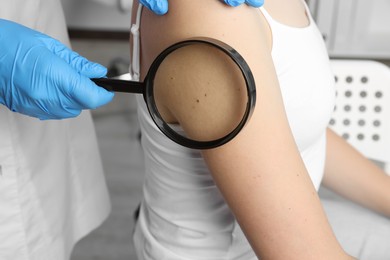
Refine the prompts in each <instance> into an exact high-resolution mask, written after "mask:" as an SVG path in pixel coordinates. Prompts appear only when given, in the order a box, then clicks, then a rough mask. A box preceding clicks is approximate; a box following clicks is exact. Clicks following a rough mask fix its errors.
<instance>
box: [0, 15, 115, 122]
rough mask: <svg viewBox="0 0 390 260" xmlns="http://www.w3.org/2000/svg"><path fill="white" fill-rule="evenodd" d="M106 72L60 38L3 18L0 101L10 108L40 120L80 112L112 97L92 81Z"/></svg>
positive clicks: (0, 34) (100, 104)
mask: <svg viewBox="0 0 390 260" xmlns="http://www.w3.org/2000/svg"><path fill="white" fill-rule="evenodd" d="M106 72H107V70H106V68H104V67H103V66H101V65H99V64H96V63H93V62H90V61H88V60H87V59H85V58H83V57H81V56H80V55H78V54H77V53H75V52H73V51H71V50H70V49H69V48H67V47H66V46H65V45H63V44H62V43H60V42H59V41H57V40H55V39H53V38H51V37H49V36H47V35H44V34H42V33H39V32H37V31H34V30H32V29H29V28H27V27H24V26H22V25H20V24H17V23H14V22H11V21H7V20H3V19H0V104H2V105H4V106H6V107H8V109H10V110H11V111H13V112H18V113H21V114H24V115H28V116H31V117H37V118H39V119H42V120H44V119H63V118H69V117H75V116H78V115H79V114H80V113H81V111H82V110H83V109H94V108H97V107H99V106H102V105H104V104H106V103H108V102H110V101H111V100H112V98H113V94H112V93H110V92H108V91H106V90H105V89H103V88H100V87H98V86H96V85H95V84H94V83H93V82H92V81H91V80H89V78H95V77H104V76H105V75H106Z"/></svg>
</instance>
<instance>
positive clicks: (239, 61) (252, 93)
mask: <svg viewBox="0 0 390 260" xmlns="http://www.w3.org/2000/svg"><path fill="white" fill-rule="evenodd" d="M196 43H203V44H208V45H211V46H213V47H216V48H218V49H219V50H221V51H223V52H224V53H226V54H227V55H228V56H229V57H230V58H231V59H232V60H233V61H234V63H236V65H237V66H238V67H239V68H240V70H241V73H242V75H243V77H244V79H245V84H246V89H247V96H248V102H247V105H246V109H245V113H244V116H243V118H242V120H241V121H240V123H239V124H238V125H237V127H236V128H235V129H233V131H231V132H230V133H229V134H227V135H225V136H223V137H221V138H218V139H216V140H210V141H196V140H193V139H190V138H187V137H184V136H182V135H180V134H178V133H176V132H175V131H174V130H172V128H171V127H170V126H169V125H168V124H167V123H166V122H165V121H164V120H163V118H162V116H161V114H160V113H159V111H158V109H157V105H156V101H155V99H154V89H153V85H154V78H155V76H156V73H157V70H158V68H159V66H160V64H161V63H162V62H163V60H164V59H165V58H166V57H167V56H168V55H169V54H170V53H172V52H173V51H175V50H177V49H179V48H182V47H184V46H188V45H191V44H196ZM144 84H145V91H144V93H143V95H144V99H145V102H146V105H147V108H148V111H149V114H150V116H151V117H152V119H153V121H154V123H155V124H156V126H157V127H158V128H159V129H160V130H161V132H162V133H164V134H165V135H166V136H167V137H168V138H170V139H171V140H172V141H174V142H176V143H178V144H180V145H182V146H185V147H188V148H192V149H201V150H203V149H212V148H216V147H219V146H221V145H224V144H226V143H227V142H229V141H231V140H232V139H233V138H234V137H236V135H237V134H238V133H239V132H240V131H241V130H242V129H243V128H244V126H245V125H246V124H247V122H248V121H249V119H250V117H251V115H252V113H253V110H254V108H255V105H256V84H255V80H254V77H253V74H252V71H251V70H250V68H249V65H248V64H247V63H246V61H245V60H244V58H243V57H242V56H241V55H240V54H239V53H238V52H237V51H236V50H235V49H234V48H232V47H231V46H229V45H228V44H226V43H224V42H222V41H220V40H217V39H213V38H208V37H196V38H191V39H187V40H184V41H181V42H177V43H175V44H173V45H171V46H169V47H168V48H166V49H165V50H164V51H162V52H161V53H160V54H159V55H158V56H157V58H156V59H155V60H154V61H153V63H152V65H151V66H150V69H149V71H148V75H147V76H146V77H145V82H144Z"/></svg>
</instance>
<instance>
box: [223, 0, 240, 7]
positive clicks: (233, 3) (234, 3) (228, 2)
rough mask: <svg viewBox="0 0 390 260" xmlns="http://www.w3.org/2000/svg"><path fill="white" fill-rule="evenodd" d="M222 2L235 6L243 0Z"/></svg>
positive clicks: (225, 0)
mask: <svg viewBox="0 0 390 260" xmlns="http://www.w3.org/2000/svg"><path fill="white" fill-rule="evenodd" d="M224 2H225V3H226V4H228V5H230V6H233V7H236V6H239V5H240V4H243V3H244V2H245V0H224Z"/></svg>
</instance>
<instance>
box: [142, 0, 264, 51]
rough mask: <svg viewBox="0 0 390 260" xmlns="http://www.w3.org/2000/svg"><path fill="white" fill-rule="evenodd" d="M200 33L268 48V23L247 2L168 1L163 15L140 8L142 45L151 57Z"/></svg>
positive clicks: (213, 0)
mask: <svg viewBox="0 0 390 260" xmlns="http://www.w3.org/2000/svg"><path fill="white" fill-rule="evenodd" d="M199 36H205V37H211V38H216V39H218V40H221V41H223V42H226V43H228V44H230V45H232V46H233V47H235V48H238V49H241V48H244V46H245V45H246V44H247V43H248V42H254V43H257V44H259V45H261V46H263V47H265V48H268V49H271V37H270V31H269V27H268V24H267V22H266V21H265V20H264V17H263V16H262V15H261V14H260V12H259V10H258V9H255V8H252V7H248V6H247V5H242V6H239V7H236V8H232V7H229V6H227V5H225V4H223V3H222V2H221V1H216V0H202V1H192V0H170V1H169V12H168V13H167V14H166V15H164V16H157V15H155V14H154V13H152V12H151V11H149V10H147V9H146V8H144V10H143V14H142V20H141V37H142V45H143V46H145V47H147V48H148V52H149V53H150V54H152V53H153V54H152V56H156V55H157V54H158V53H159V52H161V50H162V49H164V48H166V47H167V46H169V45H171V44H173V43H175V42H178V41H180V40H184V39H187V38H192V37H199Z"/></svg>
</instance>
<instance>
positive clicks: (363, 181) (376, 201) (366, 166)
mask: <svg viewBox="0 0 390 260" xmlns="http://www.w3.org/2000/svg"><path fill="white" fill-rule="evenodd" d="M323 184H324V186H326V187H327V188H329V189H331V190H333V191H335V192H336V193H338V194H340V195H342V196H344V197H346V198H348V199H350V200H352V201H354V202H356V203H359V204H361V205H363V206H365V207H367V208H369V209H372V210H374V211H376V212H377V213H380V214H383V215H385V216H387V217H390V176H388V175H386V173H385V172H384V171H383V170H382V169H380V168H379V167H378V166H377V165H375V164H374V163H373V162H371V161H370V160H368V159H367V158H366V157H364V155H362V154H361V153H359V152H358V151H357V150H356V149H355V148H353V147H352V146H351V145H350V144H349V143H348V142H346V141H345V140H344V139H343V138H341V137H340V136H338V135H337V134H336V133H335V132H333V131H332V130H331V129H328V131H327V153H326V164H325V175H324V179H323Z"/></svg>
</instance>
